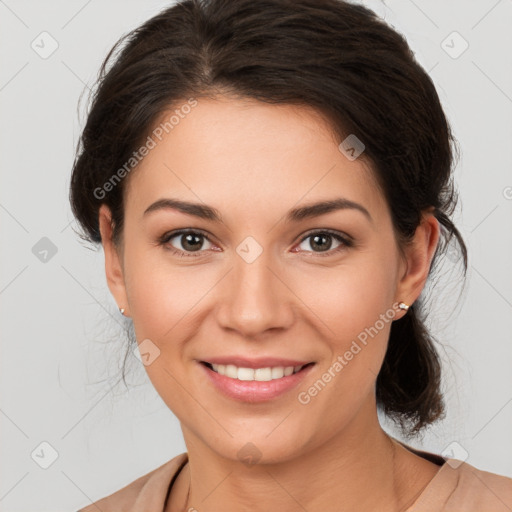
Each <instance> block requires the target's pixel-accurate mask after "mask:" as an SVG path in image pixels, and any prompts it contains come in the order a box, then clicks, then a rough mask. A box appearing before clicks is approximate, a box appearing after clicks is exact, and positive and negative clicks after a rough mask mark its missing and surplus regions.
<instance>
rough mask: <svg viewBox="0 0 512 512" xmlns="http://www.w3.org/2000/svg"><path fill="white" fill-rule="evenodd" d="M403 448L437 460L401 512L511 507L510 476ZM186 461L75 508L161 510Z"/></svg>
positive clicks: (180, 458) (491, 511)
mask: <svg viewBox="0 0 512 512" xmlns="http://www.w3.org/2000/svg"><path fill="white" fill-rule="evenodd" d="M404 446H405V445H404ZM407 449H409V450H411V451H413V452H414V453H416V454H418V455H420V456H422V457H424V458H426V459H428V460H430V461H431V462H434V463H436V464H438V465H439V466H440V468H439V471H438V472H437V474H436V475H435V476H434V478H433V479H432V480H431V481H430V482H429V483H428V485H427V486H426V487H425V489H424V490H423V492H422V493H421V494H420V495H419V496H418V498H416V501H415V502H414V503H413V504H412V505H411V506H410V507H409V508H408V509H407V510H405V511H404V512H511V511H512V478H508V477H505V476H501V475H497V474H494V473H488V472H486V471H481V470H479V469H476V468H475V467H473V466H471V465H470V464H466V463H465V462H461V461H458V460H456V459H443V458H442V457H440V456H438V455H435V454H433V453H429V452H421V451H419V450H414V449H412V448H411V447H409V446H407ZM187 462H188V454H187V452H185V453H182V454H180V455H177V456H176V457H174V458H173V459H171V460H169V461H168V462H166V463H165V464H162V465H161V466H159V467H158V468H156V469H154V470H153V471H151V472H150V473H147V474H146V475H144V476H141V477H140V478H138V479H137V480H135V481H133V482H131V483H130V484H128V485H127V486H126V487H123V488H122V489H120V490H118V491H117V492H114V493H113V494H110V495H109V496H106V497H105V498H103V499H101V500H99V501H96V502H95V503H93V504H92V505H89V506H87V507H85V508H82V509H81V510H79V511H78V512H98V510H101V511H102V512H142V511H144V512H164V511H165V507H166V505H167V501H168V497H169V494H170V491H171V488H172V485H173V483H174V481H175V479H176V477H177V476H178V474H179V472H180V471H181V469H182V468H183V467H184V466H185V464H186V463H187Z"/></svg>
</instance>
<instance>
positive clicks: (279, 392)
mask: <svg viewBox="0 0 512 512" xmlns="http://www.w3.org/2000/svg"><path fill="white" fill-rule="evenodd" d="M198 363H200V364H199V365H198V366H199V367H200V368H202V369H203V375H206V378H207V380H208V381H209V383H210V384H213V389H216V390H217V391H219V392H220V393H221V394H222V395H223V396H224V397H227V398H229V399H231V400H236V401H238V402H246V403H251V404H254V403H262V402H268V401H270V400H276V399H278V398H280V397H282V396H285V395H286V393H287V392H289V391H291V390H292V389H293V388H295V387H297V386H298V385H299V384H300V383H301V382H302V381H303V380H304V379H305V378H306V376H307V375H308V374H309V373H310V372H311V371H312V369H313V368H314V366H315V364H316V363H315V362H310V363H305V364H300V365H295V366H265V367H258V368H248V367H243V366H240V367H239V366H235V365H233V364H219V363H213V362H207V361H198Z"/></svg>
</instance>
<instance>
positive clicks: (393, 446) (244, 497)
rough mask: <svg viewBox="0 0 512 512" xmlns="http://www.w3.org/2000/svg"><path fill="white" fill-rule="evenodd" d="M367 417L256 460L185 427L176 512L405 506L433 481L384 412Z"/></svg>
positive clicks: (313, 510) (390, 508)
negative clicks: (394, 434) (417, 472)
mask: <svg viewBox="0 0 512 512" xmlns="http://www.w3.org/2000/svg"><path fill="white" fill-rule="evenodd" d="M373 410H375V409H373ZM359 416H360V418H358V419H356V420H354V421H353V423H352V424H351V425H348V426H347V427H346V428H345V429H343V431H342V432H339V433H336V435H334V436H333V437H332V438H330V439H329V440H328V441H327V442H325V443H324V444H322V445H320V446H315V447H314V448H313V449H308V450H305V449H304V450H303V451H302V452H301V453H300V455H298V456H296V457H294V458H293V459H290V460H286V461H284V462H276V463H268V464H255V465H250V466H248V465H246V464H244V463H243V462H241V461H239V460H232V459H229V458H225V457H223V456H221V455H220V454H218V453H217V452H214V451H213V450H211V448H210V447H209V446H207V445H205V444H204V443H202V441H201V440H199V439H198V438H197V437H195V436H194V435H193V433H192V432H190V431H189V430H188V429H185V428H184V430H183V431H184V435H185V440H186V444H187V451H188V455H189V463H188V464H187V466H186V467H185V468H184V469H183V471H182V473H180V475H179V477H178V479H177V481H176V483H175V486H177V487H179V488H177V489H176V492H174V487H173V493H171V494H172V495H173V496H172V499H171V502H170V508H168V511H169V512H174V510H176V511H178V510H180V511H183V510H185V511H189V510H194V509H195V510H200V511H201V512H213V511H217V510H223V511H225V512H232V511H233V512H235V511H236V512H239V511H240V510H244V509H247V510H251V511H254V512H267V511H268V510H291V509H293V510H295V509H297V510H299V509H301V508H303V509H305V510H308V512H317V511H318V512H320V511H325V510H332V509H333V507H332V504H333V503H336V507H335V508H336V510H338V511H353V510H357V511H358V512H365V511H374V510H379V511H381V512H387V511H395V510H398V509H401V508H404V507H405V506H407V505H408V503H409V502H410V501H411V499H412V498H414V497H415V496H417V494H418V492H419V491H420V490H421V488H422V487H423V486H424V485H425V480H422V481H421V482H420V481H419V480H414V478H413V476H414V475H411V474H410V469H411V467H412V466H411V465H410V464H409V462H410V458H411V457H416V456H415V455H412V454H410V452H407V451H406V450H405V449H403V448H401V447H400V446H399V445H398V444H397V443H396V442H395V441H393V440H392V439H391V438H390V437H389V436H388V435H387V434H386V433H385V432H384V431H383V430H382V428H381V427H380V424H379V422H378V418H377V415H376V413H375V414H370V415H365V414H364V411H361V414H360V415H359ZM365 418H366V419H365ZM182 428H183V426H182ZM432 474H433V473H430V475H432ZM178 480H180V482H179V485H178ZM370 491H371V492H370ZM184 504H186V506H185V507H184V506H183V505H184ZM174 507H176V508H174Z"/></svg>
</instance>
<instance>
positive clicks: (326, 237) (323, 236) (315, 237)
mask: <svg viewBox="0 0 512 512" xmlns="http://www.w3.org/2000/svg"><path fill="white" fill-rule="evenodd" d="M326 239H330V235H315V236H314V237H313V245H316V246H318V245H319V244H318V240H323V242H325V241H326ZM330 247H331V244H330V243H329V244H327V247H325V246H324V247H322V246H320V247H319V249H320V250H321V251H327V250H329V248H330Z"/></svg>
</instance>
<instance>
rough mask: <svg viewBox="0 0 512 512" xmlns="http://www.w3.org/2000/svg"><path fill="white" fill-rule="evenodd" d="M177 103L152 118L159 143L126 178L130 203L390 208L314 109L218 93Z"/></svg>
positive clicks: (370, 174)
mask: <svg viewBox="0 0 512 512" xmlns="http://www.w3.org/2000/svg"><path fill="white" fill-rule="evenodd" d="M179 108H180V107H179V104H178V105H177V106H176V105H175V106H173V109H171V110H169V111H167V112H165V113H163V114H162V116H161V118H160V119H159V120H158V122H157V123H155V128H159V127H160V130H159V131H158V132H155V131H154V130H153V132H152V135H151V137H152V139H153V141H154V147H153V148H152V149H151V150H150V151H149V152H148V154H147V155H146V156H145V157H144V158H143V159H142V161H141V162H140V163H139V165H138V166H137V168H136V170H135V172H134V173H133V174H132V175H131V176H130V177H129V181H128V183H127V185H128V187H127V190H126V192H125V193H126V198H125V199H126V204H127V208H128V207H129V208H130V209H132V210H133V209H135V210H138V211H143V210H144V209H145V208H146V207H147V206H148V204H149V203H150V202H152V201H156V200H157V199H160V198H164V197H166V196H171V197H179V198H183V199H185V198H186V199H188V200H194V201H196V202H197V201H204V202H206V203H208V204H212V205H215V206H216V208H217V209H218V210H220V211H221V212H222V211H223V210H224V209H225V207H227V205H228V203H227V201H229V206H230V208H231V209H233V208H237V209H239V210H244V211H245V212H248V210H249V209H252V211H253V212H254V213H255V214H256V215H258V213H259V215H261V213H262V212H264V211H266V210H268V209H269V208H270V207H271V208H272V209H274V210H276V209H278V208H285V207H286V209H288V208H291V207H292V206H294V205H295V206H296V205H298V204H301V203H309V202H311V201H312V200H314V199H319V198H321V199H329V198H333V197H338V196H343V197H346V198H347V199H349V200H353V201H358V202H363V203H365V206H366V207H367V208H368V209H373V210H374V211H376V210H379V209H381V210H382V209H386V205H385V204H384V202H383V197H382V195H381V193H380V191H379V189H378V186H377V184H376V180H375V178H374V176H373V171H372V170H371V169H370V168H369V166H368V164H366V163H364V161H363V160H362V159H356V160H353V161H351V160H349V159H348V158H347V157H346V156H345V155H344V154H343V153H342V152H341V151H340V150H339V148H338V143H339V141H337V140H336V138H335V136H334V134H333V131H332V129H331V127H330V125H329V123H328V122H327V121H326V120H325V119H324V118H323V117H322V115H321V114H320V113H319V112H317V111H315V110H314V109H312V108H310V107H303V106H296V105H272V104H268V103H263V102H258V101H255V100H247V99H233V98H227V97H220V98H215V99H211V98H208V99H206V98H204V99H203V98H200V99H198V100H197V104H196V106H194V107H192V108H190V109H187V110H186V112H187V113H186V114H184V113H181V115H180V116H176V115H174V116H173V113H174V112H175V111H176V110H179ZM184 111H185V110H184ZM172 116H173V123H172V124H171V123H169V119H171V117H172ZM166 122H167V125H165V123H166ZM165 126H167V129H163V128H165ZM154 133H157V134H158V135H159V137H160V138H158V137H157V136H155V135H153V134H154ZM160 139H161V140H160ZM249 207H250V208H249ZM376 213H377V214H378V213H379V212H378V211H376ZM381 213H382V212H381Z"/></svg>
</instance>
